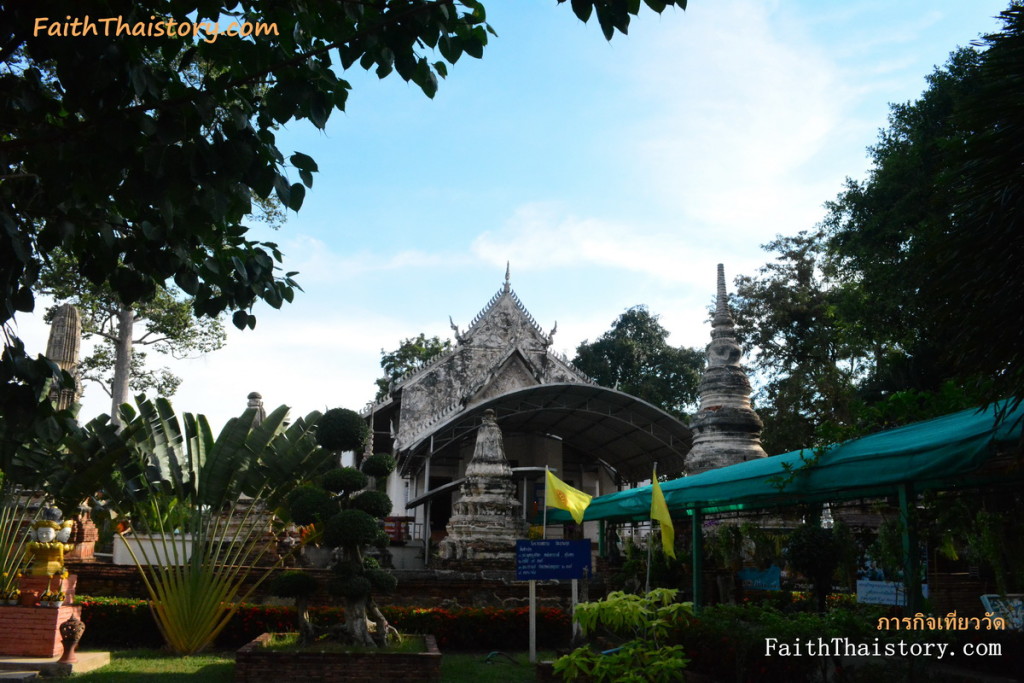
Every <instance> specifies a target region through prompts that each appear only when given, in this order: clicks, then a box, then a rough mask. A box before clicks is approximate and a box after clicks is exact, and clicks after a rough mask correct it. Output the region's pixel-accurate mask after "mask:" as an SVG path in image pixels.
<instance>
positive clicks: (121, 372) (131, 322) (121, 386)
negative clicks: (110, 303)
mask: <svg viewBox="0 0 1024 683" xmlns="http://www.w3.org/2000/svg"><path fill="white" fill-rule="evenodd" d="M134 333H135V312H134V311H133V310H132V309H131V307H130V306H125V305H123V304H122V305H121V308H120V310H118V312H117V341H116V342H115V343H114V379H113V381H112V382H111V384H110V403H111V407H110V416H111V418H112V419H111V421H112V422H113V423H114V424H115V425H118V426H120V425H121V418H120V417H119V412H120V408H121V404H122V403H127V402H128V380H130V379H131V375H132V342H133V341H134V339H133V337H134Z"/></svg>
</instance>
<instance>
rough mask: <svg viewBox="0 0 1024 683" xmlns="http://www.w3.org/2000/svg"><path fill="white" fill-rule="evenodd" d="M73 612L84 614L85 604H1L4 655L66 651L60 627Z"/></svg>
mask: <svg viewBox="0 0 1024 683" xmlns="http://www.w3.org/2000/svg"><path fill="white" fill-rule="evenodd" d="M72 616H76V617H79V618H81V616H82V608H81V606H79V605H65V606H63V607H59V608H57V607H0V655H16V656H20V657H56V656H57V655H59V654H61V653H63V652H64V646H63V645H62V644H61V642H60V632H59V631H58V630H57V627H58V626H60V625H61V624H63V623H64V622H65V621H67V620H68V619H70V618H71V617H72Z"/></svg>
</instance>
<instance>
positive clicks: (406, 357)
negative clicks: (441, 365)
mask: <svg viewBox="0 0 1024 683" xmlns="http://www.w3.org/2000/svg"><path fill="white" fill-rule="evenodd" d="M451 347H452V342H451V340H450V339H444V340H442V339H441V338H440V337H437V336H434V337H429V338H428V337H427V335H425V334H423V333H422V332H420V333H419V335H418V336H416V337H409V338H408V339H403V340H402V342H401V343H400V344H399V345H398V348H397V349H395V350H394V351H385V350H384V349H381V350H380V367H381V368H382V369H383V370H384V376H383V377H379V378H377V396H376V399H377V400H378V401H379V400H381V399H383V398H385V397H386V396H387V395H388V393H389V392H390V391H391V387H392V385H393V384H394V383H395V382H396V381H398V379H399V378H401V377H402V375H405V374H406V373H409V372H412V371H413V370H416V369H418V368H421V367H423V366H424V365H425V364H426V363H427V361H429V360H430V359H431V358H433V357H434V356H436V355H438V354H439V353H443V352H445V351H447V350H448V349H450V348H451Z"/></svg>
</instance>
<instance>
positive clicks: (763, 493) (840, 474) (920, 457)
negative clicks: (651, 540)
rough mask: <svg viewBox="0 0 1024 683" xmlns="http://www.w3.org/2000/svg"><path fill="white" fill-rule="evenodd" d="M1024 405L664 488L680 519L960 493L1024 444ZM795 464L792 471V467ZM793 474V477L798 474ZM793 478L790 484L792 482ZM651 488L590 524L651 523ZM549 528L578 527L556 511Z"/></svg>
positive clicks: (633, 493) (595, 511) (605, 499)
mask: <svg viewBox="0 0 1024 683" xmlns="http://www.w3.org/2000/svg"><path fill="white" fill-rule="evenodd" d="M1022 424H1024V404H1020V405H1016V406H1015V407H1014V408H1013V410H1010V408H1009V406H1008V404H1007V403H1006V402H1002V403H997V404H995V405H992V406H989V407H987V408H983V409H971V410H965V411H962V412H959V413H954V414H952V415H946V416H944V417H939V418H936V419H934V420H928V421H926V422H917V423H915V424H912V425H908V426H906V427H900V428H898V429H890V430H887V431H884V432H879V433H877V434H872V435H871V436H866V437H863V438H861V439H853V440H851V441H847V442H845V443H842V444H838V445H835V446H832V447H830V448H828V449H825V450H824V452H822V453H820V454H818V456H819V457H818V459H817V462H813V464H808V461H812V460H813V459H814V458H815V456H816V453H815V452H814V451H808V450H805V451H794V452H792V453H784V454H782V455H776V456H773V457H769V458H761V459H758V460H751V461H749V462H744V463H740V464H737V465H732V466H731V467H723V468H721V469H717V470H711V471H710V472H704V473H702V474H698V475H694V476H692V477H683V478H680V479H675V480H673V481H669V482H665V483H663V484H662V485H661V489H662V491H664V493H665V501H666V502H667V503H668V507H669V510H670V511H671V512H672V513H673V516H683V515H685V514H687V513H688V512H689V511H692V510H694V509H700V510H701V511H703V512H721V511H727V510H743V509H753V508H768V507H777V506H782V505H793V504H797V503H812V502H820V501H835V500H843V499H850V498H863V497H870V496H884V495H890V494H894V493H896V491H897V489H898V487H899V486H900V485H901V484H905V483H911V484H913V485H914V487H915V488H916V489H924V488H955V487H956V486H958V485H961V484H963V483H964V477H965V476H966V475H968V474H969V473H971V472H974V471H975V470H977V469H978V468H979V467H981V465H983V464H984V463H985V461H986V460H988V459H989V458H990V457H991V456H992V455H993V454H994V452H995V449H994V445H995V444H996V443H998V442H1008V441H1014V440H1019V439H1020V438H1021V431H1022V430H1021V427H1022ZM787 465H788V467H789V469H787ZM791 472H792V476H791ZM787 480H788V481H787ZM650 510H651V487H650V486H643V487H640V488H636V489H630V490H627V491H619V492H618V493H613V494H611V495H607V496H601V497H600V498H595V499H594V500H593V501H592V502H591V504H590V507H588V508H587V511H586V515H585V517H584V519H586V520H598V519H607V520H614V521H640V520H645V519H650ZM547 517H548V522H549V523H555V524H557V523H561V522H568V521H570V517H569V515H568V513H566V512H563V511H561V510H549V511H548V513H547Z"/></svg>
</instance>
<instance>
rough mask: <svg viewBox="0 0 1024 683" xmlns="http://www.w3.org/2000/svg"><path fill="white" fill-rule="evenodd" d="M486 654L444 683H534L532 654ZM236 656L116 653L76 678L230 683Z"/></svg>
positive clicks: (458, 664)
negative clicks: (96, 667) (528, 682)
mask: <svg viewBox="0 0 1024 683" xmlns="http://www.w3.org/2000/svg"><path fill="white" fill-rule="evenodd" d="M488 654H489V653H487V652H454V653H447V654H445V655H444V659H442V660H441V679H442V680H443V681H445V682H446V683H448V682H449V681H450V682H451V683H481V681H487V682H488V683H518V682H519V681H534V680H536V674H535V672H534V667H533V666H532V665H531V664H530V658H529V653H527V652H510V653H508V654H509V655H510V656H511V658H512V660H514V661H510V660H509V658H508V657H504V656H501V655H493V656H491V657H488ZM553 656H554V653H553V652H551V651H544V650H542V651H539V652H538V653H537V661H542V660H545V659H551V658H552V657H553ZM234 669H235V653H234V652H217V653H212V654H205V655H199V656H196V657H178V656H175V655H170V654H167V653H166V652H161V651H159V650H115V651H114V652H111V653H110V666H105V667H103V668H102V669H96V670H95V671H90V672H89V673H86V674H79V675H77V676H75V677H74V679H75V680H76V681H83V683H91V682H96V683H100V682H101V681H102V682H103V683H128V682H129V681H153V683H179V682H180V683H185V682H186V681H194V682H196V683H230V681H231V680H232V677H233V675H234Z"/></svg>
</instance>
